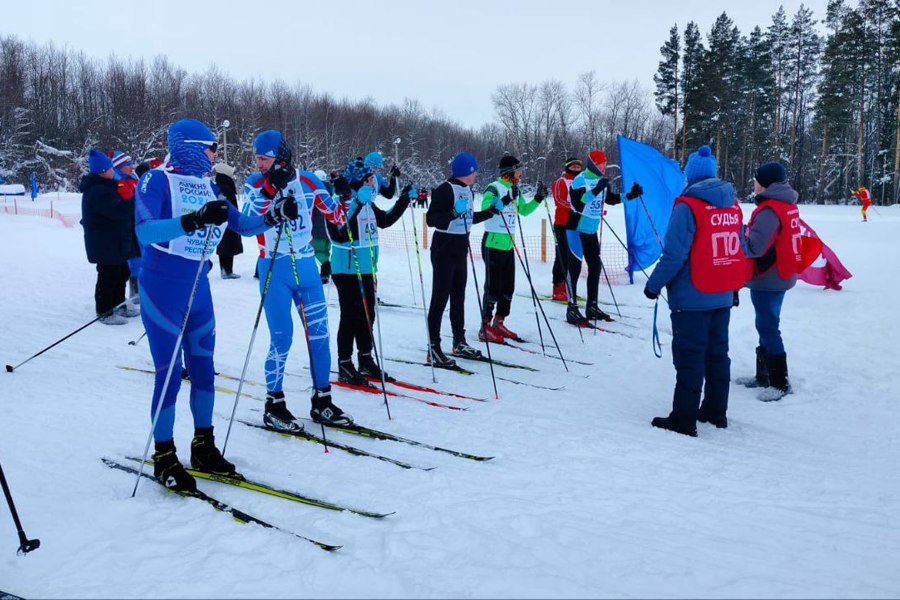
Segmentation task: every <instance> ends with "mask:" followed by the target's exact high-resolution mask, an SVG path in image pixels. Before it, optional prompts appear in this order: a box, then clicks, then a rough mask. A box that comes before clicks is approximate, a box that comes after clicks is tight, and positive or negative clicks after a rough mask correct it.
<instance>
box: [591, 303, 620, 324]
mask: <svg viewBox="0 0 900 600" xmlns="http://www.w3.org/2000/svg"><path fill="white" fill-rule="evenodd" d="M585 316H586V317H587V319H588V320H589V321H612V320H613V318H612V317H611V316H609V314H607V313H606V312H604V311H603V310H601V309H600V307H599V306H597V303H596V302H591V303H589V304H588V305H587V311H585Z"/></svg>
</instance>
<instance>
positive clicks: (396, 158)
mask: <svg viewBox="0 0 900 600" xmlns="http://www.w3.org/2000/svg"><path fill="white" fill-rule="evenodd" d="M399 148H400V138H397V139H396V140H394V166H396V167H397V168H398V169H399V168H400V150H399ZM397 188H398V189H397V191H400V190H399V188H400V177H399V176H398V177H397ZM400 225H401V226H403V248H404V249H405V250H406V266H407V267H408V268H409V288H410V289H411V290H413V305H415V304H416V291H415V290H416V283H415V281H414V280H413V272H412V259H411V258H410V257H409V242H408V241H407V236H406V221H404V220H403V219H402V218H401V219H400ZM375 320H376V321H378V316H377V315H376V317H375ZM378 335H379V336H380V335H381V331H380V330H379V332H378ZM379 342H380V340H379Z"/></svg>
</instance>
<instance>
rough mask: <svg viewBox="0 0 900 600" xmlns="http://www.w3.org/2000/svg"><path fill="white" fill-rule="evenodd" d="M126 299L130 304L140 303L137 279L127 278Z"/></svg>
mask: <svg viewBox="0 0 900 600" xmlns="http://www.w3.org/2000/svg"><path fill="white" fill-rule="evenodd" d="M128 299H129V300H131V303H132V304H140V303H141V296H140V294H139V293H138V280H137V277H129V278H128Z"/></svg>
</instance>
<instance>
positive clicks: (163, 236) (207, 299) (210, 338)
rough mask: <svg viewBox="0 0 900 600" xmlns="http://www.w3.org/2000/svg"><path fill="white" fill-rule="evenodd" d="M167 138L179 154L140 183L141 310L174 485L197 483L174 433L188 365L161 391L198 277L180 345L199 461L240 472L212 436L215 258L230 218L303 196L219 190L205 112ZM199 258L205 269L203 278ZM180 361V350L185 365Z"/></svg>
mask: <svg viewBox="0 0 900 600" xmlns="http://www.w3.org/2000/svg"><path fill="white" fill-rule="evenodd" d="M168 147H169V155H170V160H169V162H168V163H167V164H166V166H165V168H164V169H153V170H151V171H148V172H147V173H146V174H145V175H144V176H143V178H142V179H141V181H140V184H139V185H138V193H137V198H136V205H135V216H136V222H137V234H138V238H139V239H140V242H141V244H142V245H143V246H144V250H145V252H144V256H143V260H142V262H141V274H140V282H139V284H140V285H139V288H140V294H141V306H142V307H143V310H142V311H141V317H142V320H143V322H144V328H145V329H146V330H147V340H148V341H149V343H150V353H151V354H152V355H153V364H154V366H155V369H156V384H155V386H154V389H153V403H152V411H153V412H152V413H151V414H155V411H156V410H157V409H156V407H157V403H158V402H162V408H161V409H160V412H159V418H158V421H157V423H156V428H155V429H154V431H153V437H154V439H155V440H156V452H155V453H154V454H153V465H154V466H153V472H154V474H155V475H156V477H157V478H158V479H159V480H160V481H161V482H162V483H163V484H164V485H166V486H167V487H171V488H174V489H178V490H194V489H196V482H195V481H194V478H193V477H192V476H191V475H189V474H188V473H187V472H186V471H185V470H184V467H183V466H182V465H181V463H180V462H179V461H178V457H177V456H176V453H175V442H174V439H173V426H174V423H175V398H176V397H177V395H178V388H179V387H180V384H181V377H180V373H174V374H172V375H171V376H170V381H169V385H168V387H167V388H166V394H165V398H160V396H161V395H162V387H163V384H164V382H165V379H166V376H167V371H168V369H169V365H170V361H171V360H172V355H173V354H174V353H175V352H176V348H175V342H176V340H177V338H178V334H179V331H180V327H181V324H182V322H183V319H185V309H186V308H187V306H188V303H189V298H190V296H191V292H192V290H194V287H193V286H194V282H195V281H197V287H196V289H195V290H194V294H195V295H194V299H193V302H192V303H191V307H190V313H188V315H187V321H186V324H185V329H184V337H183V339H182V346H181V348H178V349H177V351H178V353H179V354H180V353H183V354H184V361H185V364H186V365H187V368H188V370H189V371H190V374H191V403H190V406H191V412H192V413H193V416H194V439H193V441H192V442H191V465H192V466H193V467H194V468H195V469H199V470H202V471H207V472H210V473H217V474H222V475H235V468H234V465H233V464H231V463H230V462H228V461H227V460H225V459H224V458H223V457H222V454H221V453H220V452H219V450H218V449H217V448H216V446H215V440H214V437H213V425H212V416H213V402H214V399H215V392H214V386H215V381H214V378H215V373H214V371H213V350H214V348H215V339H216V321H215V316H214V314H213V305H212V296H211V295H210V291H209V280H208V279H207V276H208V273H209V261H208V260H207V258H208V256H209V254H210V253H212V252H213V251H214V250H215V247H216V245H217V244H218V241H219V239H220V238H221V235H222V230H223V229H224V227H230V228H233V229H234V230H235V231H237V232H239V233H241V234H242V235H253V234H256V233H259V232H262V231H265V230H266V229H269V228H270V227H273V226H274V225H276V224H277V222H279V221H281V220H282V219H285V218H287V217H289V216H291V215H296V211H297V203H296V201H295V200H294V199H293V198H285V199H284V200H281V201H280V202H279V203H278V205H277V207H275V208H274V209H273V210H272V211H271V212H270V213H269V215H268V216H265V217H263V216H246V215H241V214H240V213H239V212H238V211H237V210H235V209H234V208H233V207H231V206H230V205H229V204H228V202H226V201H225V200H224V199H222V198H219V197H218V196H219V193H218V191H217V190H216V188H215V187H214V186H213V184H212V182H211V180H210V179H209V178H208V177H206V174H207V173H209V171H210V169H212V165H213V160H214V159H215V157H216V151H217V149H218V145H217V143H216V138H215V136H214V135H213V133H212V131H210V129H209V127H207V126H206V125H204V124H203V123H201V122H200V121H196V120H194V119H183V120H181V121H177V122H175V123H173V124H172V125H171V126H170V127H169V132H168ZM226 224H227V225H226ZM208 236H211V237H210V239H207V237H208ZM204 249H205V250H206V253H205V254H204ZM201 261H202V262H201ZM198 268H200V269H202V271H201V275H200V277H199V279H196V278H197V272H198ZM180 364H181V363H180V362H179V358H178V357H177V356H176V359H175V365H176V368H177V366H178V365H180Z"/></svg>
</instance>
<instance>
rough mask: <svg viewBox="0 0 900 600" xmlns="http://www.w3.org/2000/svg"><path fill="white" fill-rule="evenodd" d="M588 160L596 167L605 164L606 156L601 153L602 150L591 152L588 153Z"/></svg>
mask: <svg viewBox="0 0 900 600" xmlns="http://www.w3.org/2000/svg"><path fill="white" fill-rule="evenodd" d="M588 158H590V159H591V161H592V162H593V163H594V164H595V165H597V166H599V165H602V164H605V163H606V154H604V153H603V150H591V151H590V152H588Z"/></svg>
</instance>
